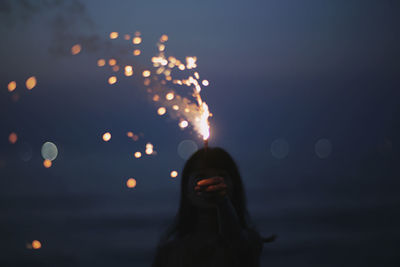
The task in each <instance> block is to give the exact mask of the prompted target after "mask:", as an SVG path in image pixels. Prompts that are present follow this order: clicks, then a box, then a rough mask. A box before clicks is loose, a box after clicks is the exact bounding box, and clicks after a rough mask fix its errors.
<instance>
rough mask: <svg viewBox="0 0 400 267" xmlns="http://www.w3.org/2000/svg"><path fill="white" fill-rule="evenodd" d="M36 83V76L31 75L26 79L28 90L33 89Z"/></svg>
mask: <svg viewBox="0 0 400 267" xmlns="http://www.w3.org/2000/svg"><path fill="white" fill-rule="evenodd" d="M36 83H37V81H36V77H35V76H31V77H29V78H28V79H27V80H26V82H25V86H26V88H27V89H28V90H32V89H33V88H34V87H35V86H36Z"/></svg>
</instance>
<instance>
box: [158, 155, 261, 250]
mask: <svg viewBox="0 0 400 267" xmlns="http://www.w3.org/2000/svg"><path fill="white" fill-rule="evenodd" d="M198 162H202V164H203V165H204V166H207V167H208V168H216V169H222V170H225V171H227V172H228V173H229V175H230V177H231V179H232V184H233V194H232V195H233V197H232V198H231V202H232V205H233V207H234V208H235V210H236V213H237V216H238V218H239V220H240V223H241V226H242V228H244V229H247V228H250V227H251V228H253V227H252V225H251V222H250V217H249V214H248V211H247V205H246V197H245V193H244V188H243V183H242V179H241V178H240V173H239V169H238V167H237V165H236V163H235V161H234V160H233V159H232V157H231V156H230V155H229V154H228V152H226V151H225V150H223V149H222V148H219V147H215V148H210V147H209V148H207V149H204V148H203V149H200V150H198V151H196V152H195V153H194V154H193V155H192V156H191V157H190V158H189V159H188V160H187V161H186V163H185V166H184V168H183V171H182V176H181V179H182V180H181V197H180V203H179V210H178V213H177V215H176V217H175V220H174V222H173V224H172V225H171V226H170V227H169V228H168V229H167V231H166V233H165V234H164V235H163V236H162V237H161V240H160V244H159V245H161V244H163V243H165V242H167V241H168V240H170V239H171V238H173V239H175V238H181V237H183V236H185V235H187V234H189V233H191V232H192V230H193V226H194V225H195V222H196V219H197V207H196V206H194V205H193V204H192V202H191V201H190V200H189V199H188V196H187V194H186V190H187V188H188V181H189V176H190V175H191V173H192V172H193V171H195V168H196V165H197V163H198Z"/></svg>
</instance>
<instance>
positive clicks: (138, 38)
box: [132, 36, 142, 45]
mask: <svg viewBox="0 0 400 267" xmlns="http://www.w3.org/2000/svg"><path fill="white" fill-rule="evenodd" d="M141 42H142V38H141V37H139V36H136V37H134V38H133V39H132V43H133V44H136V45H137V44H140V43H141Z"/></svg>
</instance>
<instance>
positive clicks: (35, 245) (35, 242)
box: [32, 240, 42, 249]
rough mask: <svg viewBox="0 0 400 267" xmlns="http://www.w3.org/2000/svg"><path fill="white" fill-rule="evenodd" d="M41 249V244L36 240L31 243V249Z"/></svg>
mask: <svg viewBox="0 0 400 267" xmlns="http://www.w3.org/2000/svg"><path fill="white" fill-rule="evenodd" d="M41 247H42V243H40V241H38V240H33V241H32V248H33V249H40V248H41Z"/></svg>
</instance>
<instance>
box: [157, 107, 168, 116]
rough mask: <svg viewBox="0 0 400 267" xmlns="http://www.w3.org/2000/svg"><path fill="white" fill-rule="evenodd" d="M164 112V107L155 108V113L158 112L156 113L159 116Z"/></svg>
mask: <svg viewBox="0 0 400 267" xmlns="http://www.w3.org/2000/svg"><path fill="white" fill-rule="evenodd" d="M165 112H167V110H166V109H165V108H164V107H160V108H159V109H158V110H157V113H158V115H160V116H162V115H164V114H165Z"/></svg>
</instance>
